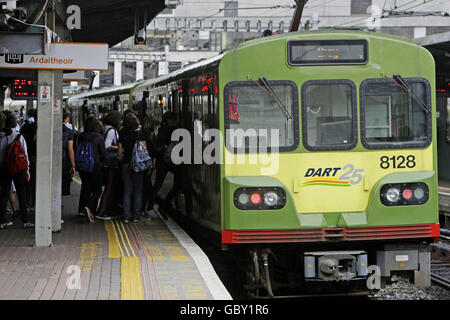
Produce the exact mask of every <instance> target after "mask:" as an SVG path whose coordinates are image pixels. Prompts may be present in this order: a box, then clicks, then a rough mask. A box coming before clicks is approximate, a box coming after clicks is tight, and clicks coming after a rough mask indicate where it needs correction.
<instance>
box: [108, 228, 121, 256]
mask: <svg viewBox="0 0 450 320" xmlns="http://www.w3.org/2000/svg"><path fill="white" fill-rule="evenodd" d="M105 229H106V234H107V235H108V245H109V250H108V257H109V258H120V257H122V256H123V253H122V247H121V246H120V242H119V238H118V237H117V233H116V230H115V229H114V225H113V222H112V221H111V220H109V221H105Z"/></svg>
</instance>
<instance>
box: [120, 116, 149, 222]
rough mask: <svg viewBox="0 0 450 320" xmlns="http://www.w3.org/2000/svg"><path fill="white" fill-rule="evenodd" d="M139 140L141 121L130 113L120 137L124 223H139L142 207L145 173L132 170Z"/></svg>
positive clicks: (124, 121)
mask: <svg viewBox="0 0 450 320" xmlns="http://www.w3.org/2000/svg"><path fill="white" fill-rule="evenodd" d="M138 138H139V121H138V119H137V118H136V116H135V115H133V114H130V113H128V114H127V115H126V116H125V118H124V120H123V128H122V130H121V132H120V135H119V155H123V159H122V180H123V201H122V207H123V222H124V223H128V222H130V219H131V218H132V219H133V222H139V214H140V212H141V206H142V189H143V185H144V176H145V172H134V171H133V170H132V169H131V166H130V163H131V157H132V154H133V149H134V146H135V144H136V142H137V140H138Z"/></svg>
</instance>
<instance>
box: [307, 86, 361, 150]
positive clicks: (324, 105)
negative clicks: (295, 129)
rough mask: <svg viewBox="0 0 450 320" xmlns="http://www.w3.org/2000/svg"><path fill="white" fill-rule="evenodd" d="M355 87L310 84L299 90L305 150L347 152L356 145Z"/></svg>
mask: <svg viewBox="0 0 450 320" xmlns="http://www.w3.org/2000/svg"><path fill="white" fill-rule="evenodd" d="M356 117H357V116H356V86H355V84H354V83H353V82H352V81H350V80H311V81H307V82H306V83H305V84H304V85H303V87H302V121H303V126H302V127H303V144H304V146H305V148H306V149H308V150H313V151H314V150H316V151H319V150H322V151H324V150H349V149H352V148H354V146H355V145H356V142H357V123H356Z"/></svg>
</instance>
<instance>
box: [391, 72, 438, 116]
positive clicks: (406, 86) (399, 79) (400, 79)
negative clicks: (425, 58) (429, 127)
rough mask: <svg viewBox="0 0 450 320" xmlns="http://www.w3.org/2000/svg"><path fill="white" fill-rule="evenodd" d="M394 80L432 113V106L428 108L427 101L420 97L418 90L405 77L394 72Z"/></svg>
mask: <svg viewBox="0 0 450 320" xmlns="http://www.w3.org/2000/svg"><path fill="white" fill-rule="evenodd" d="M392 78H393V80H394V82H395V83H396V84H397V85H398V86H399V87H400V88H402V89H403V90H404V91H406V93H408V94H409V95H410V96H412V97H413V98H414V99H416V101H417V102H418V103H419V104H420V105H421V106H422V108H423V109H424V110H425V111H426V112H428V113H431V110H430V108H428V106H427V105H426V104H425V102H423V101H422V99H420V97H419V96H418V95H417V94H416V92H415V91H414V90H413V89H412V88H411V87H410V86H409V84H408V83H407V82H406V81H405V79H403V77H402V76H401V75H399V74H394V75H393V76H392Z"/></svg>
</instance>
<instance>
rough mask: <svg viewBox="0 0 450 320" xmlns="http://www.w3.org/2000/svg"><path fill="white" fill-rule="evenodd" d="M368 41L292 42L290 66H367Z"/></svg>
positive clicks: (289, 53) (289, 45)
mask: <svg viewBox="0 0 450 320" xmlns="http://www.w3.org/2000/svg"><path fill="white" fill-rule="evenodd" d="M367 51H368V50H367V41H366V40H314V41H309V40H305V41H290V42H289V43H288V59H289V64H290V65H293V66H298V65H324V64H365V63H367V55H368V54H367Z"/></svg>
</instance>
